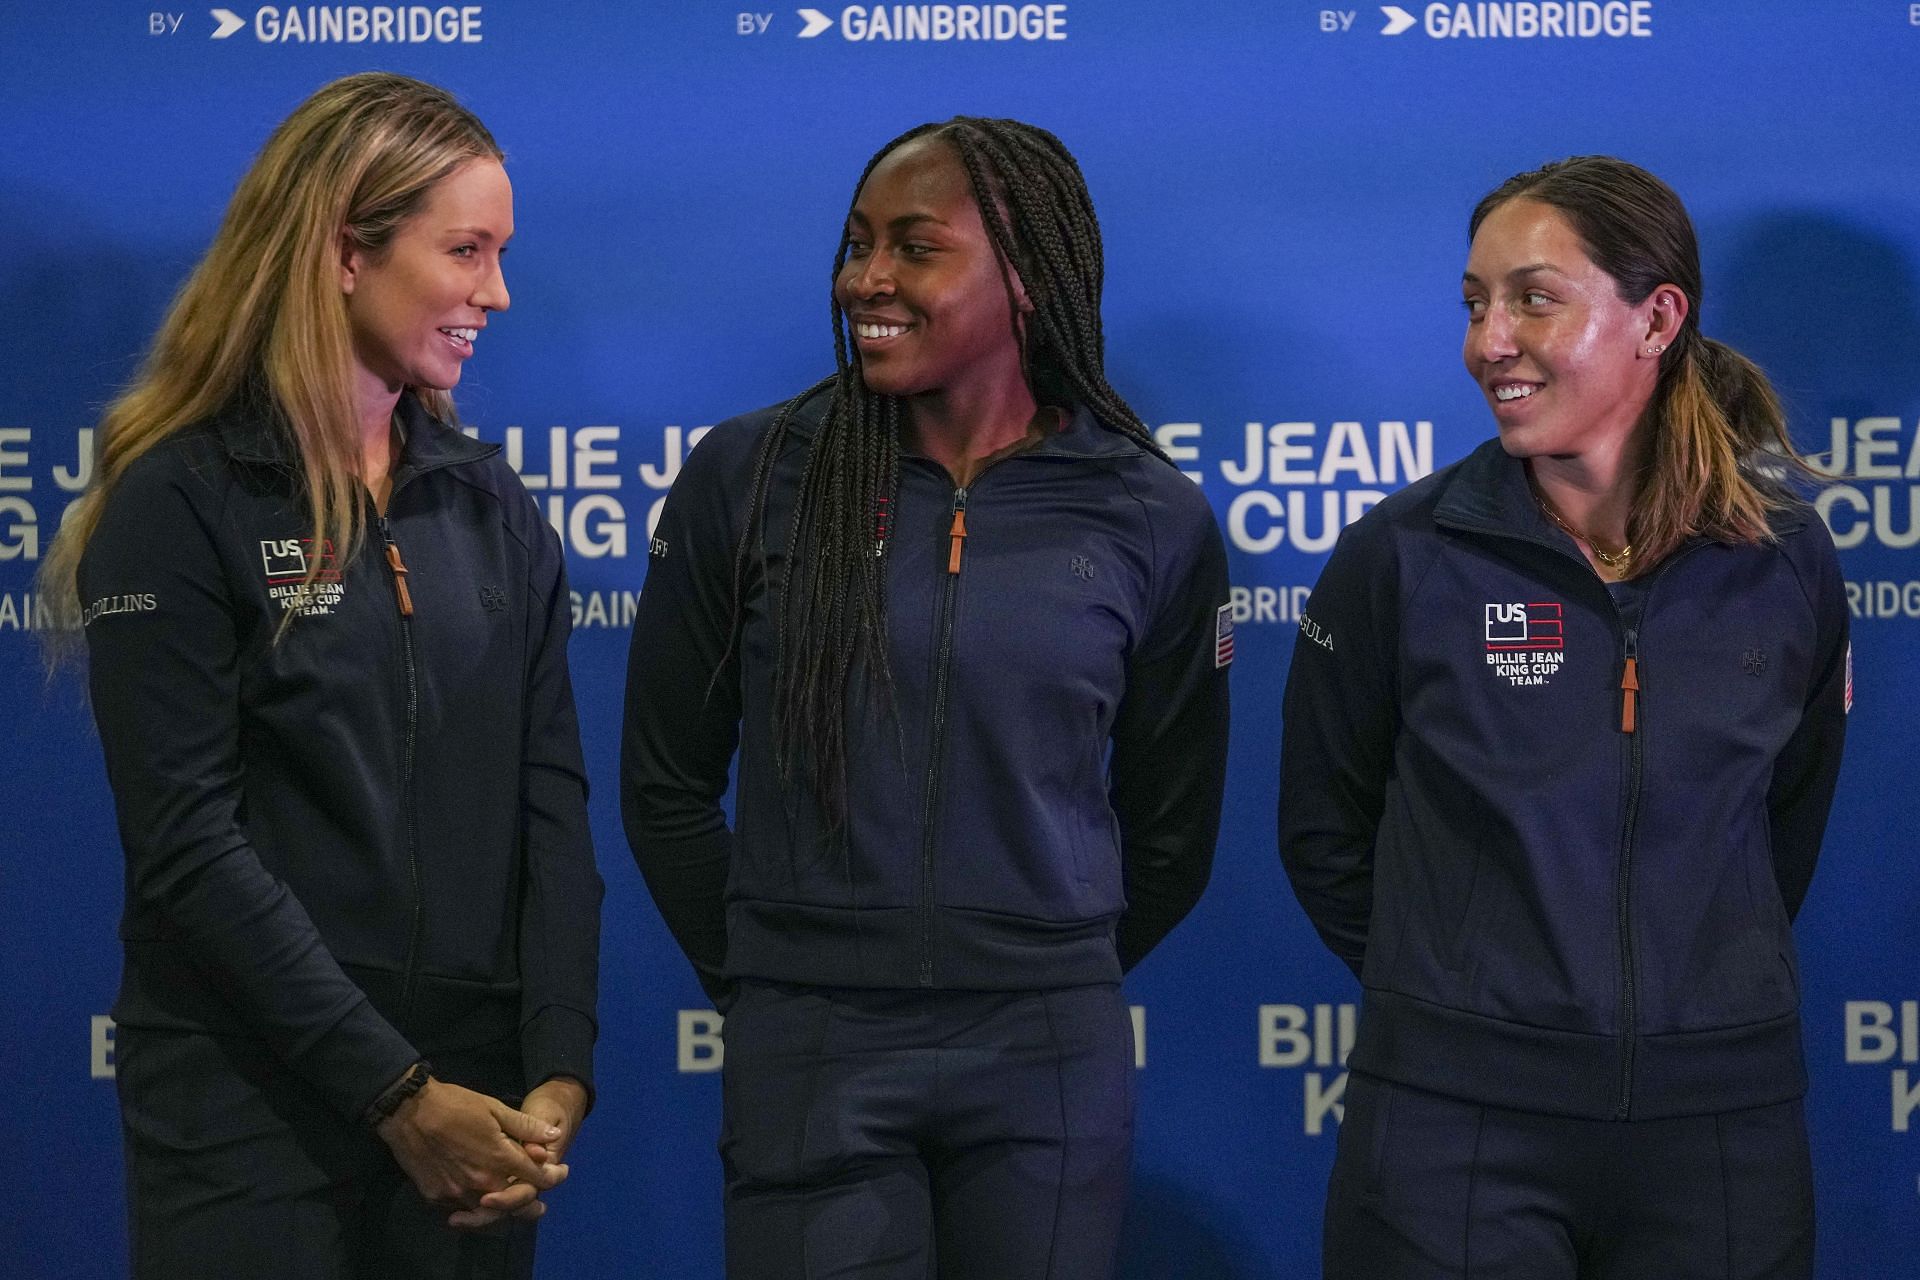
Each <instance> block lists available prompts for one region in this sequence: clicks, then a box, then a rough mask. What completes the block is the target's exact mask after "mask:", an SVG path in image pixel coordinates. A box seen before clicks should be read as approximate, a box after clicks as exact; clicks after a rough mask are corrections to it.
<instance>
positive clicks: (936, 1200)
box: [720, 982, 1134, 1280]
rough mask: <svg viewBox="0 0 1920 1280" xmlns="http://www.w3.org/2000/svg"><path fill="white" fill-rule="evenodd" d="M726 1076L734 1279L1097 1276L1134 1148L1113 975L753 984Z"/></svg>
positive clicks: (747, 987) (1103, 1270)
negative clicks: (1025, 988)
mask: <svg viewBox="0 0 1920 1280" xmlns="http://www.w3.org/2000/svg"><path fill="white" fill-rule="evenodd" d="M724 1036H725V1040H726V1057H725V1062H724V1066H723V1070H722V1085H723V1096H724V1113H725V1120H724V1126H723V1132H722V1136H721V1140H720V1155H721V1160H722V1163H723V1164H724V1167H725V1172H726V1236H727V1240H726V1246H727V1275H728V1276H729V1277H731V1278H732V1280H852V1278H854V1277H858V1278H859V1280H928V1278H929V1277H936V1276H937V1277H939V1278H940V1280H1102V1278H1103V1277H1107V1276H1110V1275H1111V1274H1112V1273H1113V1266H1114V1254H1115V1251H1116V1249H1117V1248H1118V1243H1119V1236H1120V1224H1121V1218H1122V1216H1123V1214H1124V1212H1125V1208H1126V1195H1127V1180H1128V1174H1129V1165H1130V1163H1131V1159H1132V1152H1133V1088H1134V1086H1133V1024H1132V1020H1131V1018H1130V1017H1129V1016H1128V1013H1127V1009H1126V1005H1125V1003H1124V1002H1123V1001H1122V999H1121V996H1120V992H1119V989H1118V988H1117V987H1115V986H1111V985H1102V986H1089V987H1073V988H1068V989H1065V990H1060V991H1036V992H951V991H844V990H829V989H823V988H814V987H798V986H785V985H776V984H767V983H754V982H748V983H743V984H742V987H741V992H740V995H739V998H738V1000H737V1001H736V1002H735V1003H734V1005H733V1007H732V1008H730V1009H729V1010H728V1011H727V1020H726V1026H725V1031H724Z"/></svg>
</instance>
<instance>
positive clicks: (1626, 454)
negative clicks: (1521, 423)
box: [1527, 431, 1646, 551]
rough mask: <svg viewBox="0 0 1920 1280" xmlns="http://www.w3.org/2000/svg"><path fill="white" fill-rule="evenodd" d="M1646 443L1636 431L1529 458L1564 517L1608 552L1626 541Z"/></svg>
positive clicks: (1537, 484) (1530, 470)
mask: <svg viewBox="0 0 1920 1280" xmlns="http://www.w3.org/2000/svg"><path fill="white" fill-rule="evenodd" d="M1645 452H1646V451H1645V448H1644V444H1643V440H1642V433H1641V432H1638V431H1635V432H1632V433H1631V434H1628V435H1624V436H1621V437H1619V438H1617V439H1615V440H1613V441H1609V442H1607V443H1606V444H1603V445H1599V446H1596V447H1593V448H1589V449H1585V450H1583V451H1581V452H1580V453H1577V454H1558V455H1542V456H1540V457H1536V458H1529V459H1527V474H1528V476H1529V478H1531V479H1532V481H1533V485H1534V488H1535V489H1537V490H1538V491H1539V493H1540V496H1541V497H1542V498H1544V499H1545V500H1546V501H1547V503H1548V504H1549V505H1550V506H1551V507H1552V508H1553V509H1554V511H1555V512H1557V513H1558V514H1559V516H1560V518H1561V519H1562V520H1565V521H1566V522H1567V523H1568V524H1570V525H1572V526H1573V527H1574V528H1575V529H1577V530H1579V531H1580V534H1581V535H1582V536H1583V537H1585V538H1586V539H1588V541H1590V542H1597V543H1599V545H1600V546H1602V547H1604V548H1605V549H1606V550H1608V551H1615V550H1618V549H1619V548H1621V547H1624V546H1626V545H1627V542H1628V535H1627V525H1628V522H1629V520H1630V519H1631V517H1632V515H1633V500H1634V499H1635V498H1636V497H1638V496H1639V492H1640V469H1641V463H1642V461H1643V460H1644V456H1645Z"/></svg>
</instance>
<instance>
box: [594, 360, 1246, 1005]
mask: <svg viewBox="0 0 1920 1280" xmlns="http://www.w3.org/2000/svg"><path fill="white" fill-rule="evenodd" d="M825 405H826V395H825V394H824V393H823V394H820V395H816V396H815V397H813V398H812V400H811V401H809V402H808V403H807V404H806V405H804V406H803V407H802V408H801V409H800V410H799V411H798V413H797V415H796V421H795V423H794V426H793V429H792V430H791V431H790V433H789V435H788V437H787V440H786V442H785V444H784V446H783V448H782V450H781V453H780V456H779V457H778V459H777V460H776V462H775V464H774V469H773V472H772V480H771V486H770V491H769V500H768V507H767V513H766V519H765V520H764V522H763V523H762V524H761V526H760V531H761V532H760V543H761V550H762V551H763V552H764V556H765V559H764V562H762V561H761V559H760V557H759V556H755V557H753V558H752V559H753V561H754V563H753V564H752V578H751V580H750V581H749V582H748V583H747V585H746V590H745V599H744V605H745V615H744V621H743V624H742V629H741V634H740V637H739V642H738V644H737V645H736V646H735V649H734V654H733V657H732V658H730V659H728V661H727V665H726V667H725V669H724V670H721V671H720V672H719V674H718V676H717V677H716V675H715V672H716V669H717V668H718V667H719V666H720V662H721V658H722V654H723V653H725V651H726V650H727V644H728V636H729V628H730V624H731V620H732V609H733V597H734V552H735V548H736V546H737V545H738V543H739V540H740V537H741V535H742V531H743V530H744V528H745V524H746V517H747V513H748V504H749V501H750V498H751V493H752V487H753V486H752V472H753V463H754V457H755V454H756V451H757V450H758V447H759V445H760V443H761V441H762V439H763V438H764V436H765V433H766V432H767V430H768V428H769V427H770V425H771V423H772V420H773V417H774V411H773V410H763V411H760V412H758V413H754V414H749V415H747V416H745V417H743V418H737V419H734V420H732V421H730V422H725V423H722V424H720V425H719V426H717V427H715V428H714V429H713V430H712V432H710V433H709V434H708V435H707V436H706V437H705V439H703V440H702V441H701V442H700V445H699V447H698V448H696V449H694V451H693V452H692V454H691V455H689V457H688V459H687V462H686V467H685V470H684V471H683V472H682V473H681V475H680V476H679V478H678V479H677V480H676V481H675V483H674V486H673V489H672V491H671V492H670V493H669V494H668V495H667V501H666V506H665V508H664V509H663V511H662V513H661V517H660V522H659V525H658V527H657V530H656V537H655V539H654V541H653V551H652V560H651V562H650V564H649V567H648V571H647V582H646V588H645V590H644V591H643V593H642V595H641V599H640V605H639V610H638V613H637V615H636V617H635V619H634V628H633V652H632V659H631V663H630V666H629V670H628V675H627V708H626V731H625V741H624V749H623V752H622V797H621V798H622V802H623V804H622V807H623V810H624V814H625V818H626V825H627V836H628V839H629V841H630V842H631V843H632V845H633V851H634V857H635V858H636V860H637V861H638V862H639V864H640V868H641V870H642V871H643V872H644V873H645V875H646V878H647V883H648V886H649V888H650V889H651V890H652V892H653V895H654V898H655V901H656V902H657V903H658V904H659V906H660V909H661V912H662V915H663V916H664V917H665V919H666V922H667V924H668V926H669V928H670V929H671V930H672V931H673V934H674V936H675V938H676V939H677V940H678V941H679V943H680V945H681V947H682V948H683V949H684V950H685V951H686V953H687V955H688V957H689V958H690V959H691V960H692V961H693V963H694V966H695V968H696V969H697V970H698V972H699V974H700V976H701V980H702V982H703V984H704V985H705V986H706V988H707V991H708V993H709V994H710V995H712V996H713V997H714V998H715V999H716V1000H718V1001H722V1002H724V999H725V997H726V992H727V990H728V985H729V980H730V979H734V978H739V977H755V978H764V979H772V980H778V981H787V982H801V983H812V984H818V985H824V986H841V987H870V988H913V987H935V988H946V989H972V990H1027V989H1043V988H1051V987H1063V986H1072V985H1078V984H1083V983H1093V982H1111V981H1116V980H1117V979H1118V978H1119V976H1120V973H1121V970H1122V969H1123V968H1124V967H1126V966H1128V965H1131V964H1132V963H1134V962H1135V961H1137V960H1138V959H1139V958H1140V957H1141V956H1143V955H1145V954H1146V952H1147V951H1148V950H1149V949H1150V948H1151V947H1152V946H1153V945H1154V944H1155V943H1157V942H1158V941H1159V940H1160V938H1161V937H1163V936H1164V935H1165V933H1166V932H1167V931H1168V930H1169V929H1171V928H1172V927H1173V925H1174V924H1175V923H1176V922H1177V921H1178V920H1179V919H1180V917H1181V916H1183V915H1184V914H1186V912H1187V911H1188V909H1189V908H1191V906H1192V905H1193V903H1194V901H1195V900H1196V899H1197V898H1198V896H1199V893H1200V890H1201V888H1202V887H1203V886H1204V884H1205V883H1206V878H1207V872H1208V869H1209V867H1210V865H1211V860H1212V855H1213V844H1214V838H1215V836H1216V835H1217V833H1218V828H1219V820H1220V795H1221V787H1222V781H1223V778H1224V771H1225V769H1224V766H1225V753H1226V744H1227V672H1226V670H1225V665H1224V664H1225V661H1226V659H1227V658H1229V657H1230V656H1231V647H1232V646H1231V637H1230V634H1229V635H1228V636H1227V637H1225V643H1224V644H1223V643H1222V638H1221V637H1220V636H1219V635H1218V627H1219V626H1220V620H1221V613H1220V608H1221V606H1222V605H1224V604H1225V602H1226V599H1227V582H1226V556H1225V551H1224V548H1223V546H1222V544H1221V540H1220V534H1219V530H1218V527H1217V526H1216V524H1215V523H1214V519H1213V515H1212V511H1211V510H1210V508H1209V507H1208V505H1207V502H1206V499H1205V498H1204V496H1203V495H1202V494H1201V493H1200V490H1199V488H1198V487H1197V486H1195V485H1194V484H1193V483H1192V482H1191V481H1189V480H1187V479H1186V478H1185V477H1184V476H1182V475H1181V474H1180V472H1179V471H1177V470H1175V469H1174V468H1173V467H1170V466H1168V465H1167V464H1166V463H1165V462H1163V461H1162V460H1160V459H1159V458H1156V457H1154V456H1152V455H1151V454H1150V453H1148V452H1146V451H1145V450H1143V449H1142V448H1141V447H1140V446H1139V445H1138V444H1136V443H1134V442H1133V441H1131V440H1129V439H1128V438H1127V437H1125V436H1123V435H1121V434H1120V433H1118V432H1116V431H1111V430H1108V429H1106V428H1104V427H1102V426H1101V425H1100V424H1099V423H1098V422H1096V421H1095V420H1094V419H1093V417H1092V415H1091V414H1089V413H1087V412H1086V411H1085V410H1082V411H1080V412H1078V413H1076V414H1075V415H1074V416H1073V418H1072V419H1071V421H1070V422H1069V424H1068V426H1067V427H1066V429H1065V430H1063V431H1061V432H1059V433H1057V434H1055V435H1052V436H1050V437H1048V438H1046V439H1045V440H1044V441H1042V442H1041V443H1040V444H1038V445H1037V446H1035V447H1033V448H1031V449H1029V450H1027V451H1025V452H1022V453H1018V454H1016V455H1014V456H1012V457H1009V458H1006V459H1004V460H1002V461H1000V462H997V463H995V464H993V465H992V466H990V467H989V468H988V469H987V470H985V471H984V472H982V473H981V474H980V476H979V477H978V478H977V479H976V480H975V482H974V484H973V486H972V487H971V489H970V490H968V491H966V493H965V494H963V495H962V494H958V493H957V492H956V490H955V487H954V485H953V483H952V481H951V479H950V478H949V477H948V475H947V473H946V471H945V470H944V469H942V468H941V467H940V466H938V465H937V464H935V463H933V462H931V461H930V460H928V459H925V458H919V457H911V456H909V457H906V458H903V459H902V462H901V471H900V485H899V494H898V498H897V500H896V501H895V503H894V510H893V514H892V519H891V526H892V535H891V537H890V539H889V542H888V548H887V551H886V558H887V610H888V615H887V616H888V626H889V628H890V629H891V643H892V652H891V666H892V675H893V691H892V709H891V712H890V713H889V712H887V711H884V710H881V709H879V708H878V705H877V698H870V697H868V696H867V693H866V691H865V689H866V687H865V684H864V682H863V681H861V680H859V679H857V678H856V680H855V682H854V688H853V689H852V691H851V692H850V695H849V697H850V700H851V703H852V705H853V706H854V707H855V708H856V710H855V713H854V715H853V716H852V717H851V721H852V728H851V729H850V731H849V733H850V740H849V745H848V762H847V764H848V773H849V783H848V791H849V801H848V807H849V810H850V812H849V816H848V821H847V825H846V828H845V829H844V831H843V832H842V833H841V834H840V835H839V836H838V837H829V836H828V835H827V834H825V832H824V830H823V827H824V824H823V822H822V819H821V818H820V815H819V813H818V810H817V807H816V805H815V803H814V800H813V798H812V796H811V795H810V794H806V793H802V792H800V791H798V790H797V789H795V788H790V787H789V786H788V785H786V784H784V783H783V781H782V779H781V777H780V776H779V772H778V770H777V769H776V767H775V765H774V763H773V759H772V749H771V743H772V728H771V724H772V721H771V707H772V688H773V684H772V682H773V674H774V656H775V646H776V643H777V637H776V634H775V621H774V618H773V609H774V603H775V599H774V596H773V593H772V592H771V591H770V590H769V588H768V581H769V579H771V580H772V581H773V582H774V583H778V582H780V581H782V580H783V575H784V573H785V566H786V548H785V545H784V544H785V540H786V537H787V533H788V526H789V520H790V516H791V513H792V510H793V502H794V495H795V492H796V490H797V488H798V483H799V478H800V474H801V471H802V469H803V467H804V465H805V462H806V451H807V450H808V448H810V446H811V437H812V432H813V429H814V424H815V423H816V422H817V420H818V417H817V415H818V414H820V413H821V412H822V411H823V410H824V408H825ZM961 500H964V504H965V510H966V528H967V532H968V536H967V537H966V539H965V544H964V553H963V557H962V562H961V569H960V572H958V573H950V572H949V571H948V570H949V556H950V551H951V545H952V543H951V539H950V538H949V536H948V535H949V530H950V527H951V524H952V519H953V511H954V507H955V504H956V501H961ZM857 675H858V673H856V676H857ZM736 748H737V749H738V753H739V785H738V789H737V793H736V799H735V816H736V822H735V824H734V829H733V831H731V832H729V830H728V824H727V819H726V816H725V814H724V813H723V812H722V810H721V805H720V801H721V797H722V795H723V793H724V792H725V791H726V789H727V773H728V764H729V761H730V760H731V759H732V758H733V756H734V754H735V751H736ZM1116 931H1117V932H1116Z"/></svg>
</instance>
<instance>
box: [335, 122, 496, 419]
mask: <svg viewBox="0 0 1920 1280" xmlns="http://www.w3.org/2000/svg"><path fill="white" fill-rule="evenodd" d="M512 236H513V187H512V185H511V184H510V183H508V181H507V171H506V170H505V169H503V168H501V167H500V162H499V161H497V160H492V159H475V160H469V161H467V162H466V163H465V164H463V165H461V166H460V167H459V168H457V169H455V170H454V171H453V172H452V173H450V174H448V175H447V176H446V177H444V178H442V179H440V181H438V182H436V183H435V184H434V185H433V186H432V188H430V189H429V190H428V192H427V196H426V199H425V201H424V202H422V204H421V206H420V208H419V209H418V210H417V211H415V212H414V213H413V214H412V215H411V216H410V217H408V218H407V219H406V221H404V222H402V223H401V224H400V226H399V227H398V228H397V229H396V230H395V231H394V233H393V238H392V239H391V240H389V241H388V242H387V244H386V245H385V246H384V247H383V248H381V249H379V250H377V251H369V250H365V249H361V248H359V247H358V246H351V247H349V248H348V249H347V250H346V252H345V253H344V254H343V255H342V262H341V284H340V287H341V291H342V292H343V293H345V294H346V297H347V320H348V323H349V325H350V327H351V329H352V332H353V354H354V363H355V373H356V376H357V380H358V382H359V383H360V385H361V387H362V389H363V391H364V392H366V393H369V394H370V395H372V396H373V397H375V398H377V397H378V396H379V395H380V394H381V393H382V392H384V393H385V394H387V395H389V396H391V395H394V394H397V393H398V392H399V391H400V390H401V389H402V388H403V387H409V386H412V387H431V388H434V389H436V390H441V391H445V390H450V389H451V388H452V387H453V386H454V385H455V384H456V383H458V382H459V381H460V371H461V368H462V366H463V365H464V364H465V363H466V359H467V357H468V356H470V355H472V354H473V343H474V339H475V338H476V337H477V336H478V334H479V332H480V330H481V329H484V328H485V327H486V324H487V315H488V313H489V312H493V311H505V310H506V309H507V303H508V301H509V299H508V296H507V285H506V280H505V278H504V277H503V276H502V275H501V273H500V258H501V255H502V254H503V253H505V252H506V244H507V241H508V240H509V239H511V238H512Z"/></svg>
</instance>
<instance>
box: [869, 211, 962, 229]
mask: <svg viewBox="0 0 1920 1280" xmlns="http://www.w3.org/2000/svg"><path fill="white" fill-rule="evenodd" d="M856 221H858V222H859V223H860V225H861V226H867V225H869V224H868V222H867V215H866V214H864V213H861V212H860V211H859V210H858V209H855V210H854V211H853V212H852V213H850V214H848V215H847V222H848V224H849V225H851V224H852V223H854V222H856ZM923 222H931V223H932V224H933V225H934V226H936V227H944V226H947V225H948V223H947V220H946V219H945V218H936V217H934V216H933V215H932V214H930V213H903V214H901V215H900V216H899V217H897V218H895V219H893V220H892V221H891V222H889V223H887V226H888V228H889V229H891V230H894V231H905V230H906V229H907V228H909V227H914V226H918V225H919V224H920V223H923Z"/></svg>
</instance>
